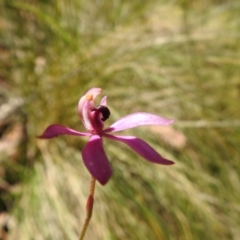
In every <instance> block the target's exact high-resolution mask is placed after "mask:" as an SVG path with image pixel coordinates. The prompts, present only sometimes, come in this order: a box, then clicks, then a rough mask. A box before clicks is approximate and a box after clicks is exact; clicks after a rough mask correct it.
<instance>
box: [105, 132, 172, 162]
mask: <svg viewBox="0 0 240 240" xmlns="http://www.w3.org/2000/svg"><path fill="white" fill-rule="evenodd" d="M103 136H104V137H107V138H110V139H112V140H116V141H120V142H123V143H125V144H127V145H128V146H129V147H130V148H132V149H133V150H134V151H135V152H136V153H138V154H139V155H141V156H142V157H143V158H145V159H146V160H148V161H149V162H153V163H158V164H163V165H171V164H174V162H172V161H170V160H167V159H165V158H163V157H162V156H161V155H160V154H159V153H157V152H156V151H155V150H154V149H153V148H152V147H151V146H150V145H149V144H148V143H146V142H145V141H143V140H142V139H140V138H137V137H134V136H114V135H110V134H106V133H103Z"/></svg>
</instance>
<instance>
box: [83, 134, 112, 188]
mask: <svg viewBox="0 0 240 240" xmlns="http://www.w3.org/2000/svg"><path fill="white" fill-rule="evenodd" d="M82 157H83V161H84V164H85V166H86V167H87V169H88V171H89V172H90V173H91V174H92V176H93V177H94V178H96V179H97V180H98V181H99V182H100V183H101V184H102V185H104V184H106V183H107V182H108V180H109V179H110V177H111V175H112V168H111V166H110V163H109V161H108V158H107V156H106V153H105V151H104V149H103V143H102V139H101V137H100V136H98V135H93V136H91V138H90V140H89V141H88V143H87V144H86V146H85V147H84V148H83V151H82Z"/></svg>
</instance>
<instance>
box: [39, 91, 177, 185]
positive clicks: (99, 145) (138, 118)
mask: <svg viewBox="0 0 240 240" xmlns="http://www.w3.org/2000/svg"><path fill="white" fill-rule="evenodd" d="M101 91H102V89H101V88H92V89H90V90H89V91H88V92H87V93H86V94H85V95H84V96H83V97H82V98H81V99H80V100H79V102H78V113H79V116H80V118H81V120H82V122H83V124H84V126H85V128H86V129H87V132H78V131H75V130H73V129H71V128H68V127H65V126H62V125H58V124H53V125H50V126H49V127H47V129H46V130H45V131H44V133H43V134H42V135H40V136H38V138H42V139H50V138H54V137H57V136H58V135H61V134H67V135H75V136H85V137H90V139H89V141H88V142H87V144H86V145H85V147H84V148H83V150H82V158H83V161H84V164H85V166H86V167H87V169H88V171H89V172H90V173H91V175H92V176H93V177H94V178H95V179H97V180H98V181H99V182H100V183H101V184H102V185H104V184H106V183H107V182H108V180H109V179H110V177H111V175H112V168H111V165H110V163H109V161H108V158H107V155H106V153H105V151H104V148H103V140H102V138H103V137H105V138H109V139H111V140H116V141H120V142H123V143H125V144H127V145H128V146H129V147H130V148H132V149H133V150H134V151H135V152H136V153H138V154H139V155H141V156H142V157H143V158H145V159H146V160H148V161H149V162H152V163H158V164H163V165H171V164H173V163H174V162H172V161H170V160H167V159H165V158H163V157H162V156H161V155H159V154H158V153H157V152H156V151H155V150H154V149H153V148H152V147H151V146H149V145H148V143H146V142H145V141H143V140H142V139H140V138H137V137H134V136H118V135H113V134H109V133H114V132H118V131H122V130H125V129H129V128H134V127H138V126H142V125H151V124H152V125H163V126H164V125H168V124H171V123H172V122H173V121H174V120H170V119H166V118H163V117H160V116H156V115H153V114H150V113H145V112H136V113H132V114H129V115H127V116H125V117H123V118H120V119H119V120H118V121H116V122H115V123H113V124H112V125H111V126H110V127H109V128H106V129H104V121H105V120H106V119H107V118H108V117H109V116H110V111H109V109H108V108H107V97H106V96H105V97H103V98H102V100H101V102H100V105H99V106H96V105H95V98H96V97H97V95H98V94H100V93H101Z"/></svg>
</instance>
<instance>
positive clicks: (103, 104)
mask: <svg viewBox="0 0 240 240" xmlns="http://www.w3.org/2000/svg"><path fill="white" fill-rule="evenodd" d="M100 105H102V106H107V96H104V97H103V98H102V100H101V102H100Z"/></svg>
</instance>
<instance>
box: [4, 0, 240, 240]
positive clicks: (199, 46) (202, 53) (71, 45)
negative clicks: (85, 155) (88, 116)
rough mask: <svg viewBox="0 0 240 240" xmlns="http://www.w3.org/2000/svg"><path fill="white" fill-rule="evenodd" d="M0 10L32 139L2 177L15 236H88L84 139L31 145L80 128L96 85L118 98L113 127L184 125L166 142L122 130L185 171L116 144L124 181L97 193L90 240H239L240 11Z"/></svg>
mask: <svg viewBox="0 0 240 240" xmlns="http://www.w3.org/2000/svg"><path fill="white" fill-rule="evenodd" d="M0 9H1V15H0V44H1V50H0V51H1V52H0V56H1V55H2V57H1V60H2V61H1V62H2V64H1V66H0V74H1V82H0V84H3V83H4V84H5V85H7V86H8V87H7V89H8V92H9V94H10V95H12V96H16V95H17V96H19V97H22V98H23V99H24V106H23V107H22V112H23V115H24V116H25V119H26V121H25V122H24V125H25V126H26V131H27V139H26V141H25V142H24V143H23V145H24V146H25V148H26V152H25V153H23V154H21V155H19V156H20V157H21V159H18V160H19V161H13V160H11V159H8V158H6V157H5V158H3V159H1V165H2V168H3V169H5V171H6V174H5V175H3V176H2V175H0V178H2V179H1V181H5V182H9V183H10V184H11V185H12V186H13V187H12V188H10V190H8V191H5V192H3V194H2V195H1V202H0V204H1V206H0V207H1V209H2V208H3V206H7V211H8V212H9V213H10V215H11V216H12V218H13V219H14V224H13V226H12V228H11V231H10V239H16V236H18V237H17V238H18V239H20V240H21V239H23V240H28V239H29V240H30V239H34V240H38V239H39V240H40V239H44V240H48V239H49V240H52V239H59V240H60V239H64V240H65V239H66V240H67V239H69V240H70V239H71V240H72V239H78V234H79V231H80V229H81V225H82V223H83V221H84V218H85V203H86V199H87V196H88V185H89V183H90V176H89V173H88V172H87V170H86V169H85V167H84V165H83V163H82V159H81V149H82V147H83V146H84V144H85V142H86V139H82V138H76V137H67V136H64V137H61V138H60V137H59V138H57V139H54V140H51V141H40V140H37V139H36V138H35V136H36V135H38V134H40V133H42V131H43V130H44V129H45V127H46V126H48V125H49V124H51V123H59V124H63V125H66V126H70V127H72V128H75V129H78V130H83V126H82V124H81V122H80V119H79V117H78V115H77V111H76V107H77V102H78V100H79V98H80V97H81V96H82V95H83V94H84V93H85V92H86V91H87V90H88V89H89V88H91V87H94V86H98V87H101V88H103V94H106V95H108V103H109V107H110V110H111V118H110V119H109V120H108V121H107V122H106V125H109V124H111V123H112V122H114V121H115V120H116V119H118V118H119V117H121V116H124V115H125V114H128V113H131V112H135V111H146V112H152V113H155V114H158V115H162V116H165V117H168V118H174V119H176V121H175V123H174V124H173V125H172V126H173V129H171V128H170V130H169V131H170V133H169V135H170V134H172V135H170V136H169V135H168V134H166V136H163V135H164V133H163V131H164V128H160V129H156V128H147V127H144V128H138V129H134V130H129V131H128V132H125V134H129V135H136V136H139V137H141V138H143V139H145V140H147V141H148V142H149V143H150V144H151V145H152V146H154V147H155V148H156V149H157V150H158V151H159V152H160V153H162V154H163V155H164V156H166V157H168V158H170V159H173V160H174V161H175V162H176V164H175V165H174V166H171V167H164V166H160V165H152V164H150V163H148V162H145V161H144V160H143V159H141V158H140V157H139V156H137V155H136V154H134V153H133V152H132V151H131V150H129V149H128V148H127V147H126V146H124V145H122V144H117V143H112V142H111V141H109V140H106V141H105V142H104V144H105V147H106V152H107V154H108V156H109V159H110V161H111V164H112V166H113V169H114V175H113V177H112V179H111V180H110V182H109V183H108V184H107V185H106V186H104V187H102V186H100V185H99V184H97V189H96V202H95V206H94V213H93V218H92V220H91V223H90V228H89V229H88V231H87V235H86V240H87V239H96V240H97V239H99V240H100V239H106V240H107V239H109V240H110V239H111V240H115V239H116V240H118V239H119V240H120V239H131V240H135V239H136V240H137V239H139V240H142V239H149V240H160V239H166V240H168V239H169V240H170V239H171V240H176V239H179V240H180V239H181V240H185V239H187V240H191V239H192V240H197V239H199V240H200V239H212V240H215V239H222V240H225V239H233V240H238V239H239V238H240V229H239V225H240V197H239V196H240V178H239V176H240V170H239V169H240V154H239V145H240V130H239V125H240V122H239V121H240V112H239V99H240V88H239V87H240V85H239V84H240V81H239V75H240V60H239V59H240V54H239V52H240V34H239V30H240V20H239V17H238V16H239V14H240V3H239V1H237V0H232V1H228V3H225V1H187V0H184V1H166V0H165V1H157V0H152V1H145V2H144V3H143V1H133V2H132V3H131V1H113V2H109V1H84V0H82V1H76V0H72V1H71V2H68V1H64V0H59V1H7V0H5V1H2V2H1V3H0ZM3 54H4V55H3ZM5 85H4V86H5ZM0 86H1V85H0ZM17 121H20V120H17ZM178 137H181V138H180V140H179V141H182V143H181V144H180V143H179V141H177V140H176V139H177V138H178ZM184 139H185V141H184ZM176 142H177V143H176ZM179 144H180V145H179ZM20 157H19V158H20Z"/></svg>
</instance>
